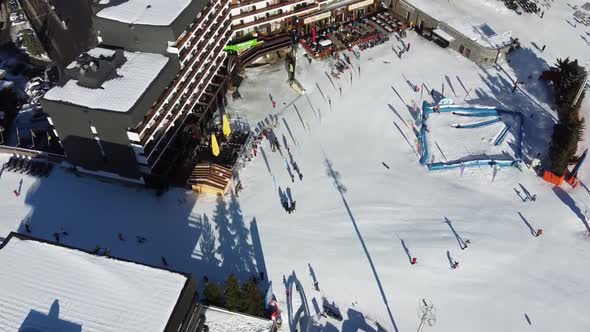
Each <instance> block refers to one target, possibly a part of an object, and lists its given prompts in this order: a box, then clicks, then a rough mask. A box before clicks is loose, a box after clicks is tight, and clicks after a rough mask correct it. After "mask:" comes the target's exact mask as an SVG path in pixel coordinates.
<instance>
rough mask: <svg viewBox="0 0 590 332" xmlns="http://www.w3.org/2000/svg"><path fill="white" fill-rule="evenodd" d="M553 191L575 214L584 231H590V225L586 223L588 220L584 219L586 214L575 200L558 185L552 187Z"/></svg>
mask: <svg viewBox="0 0 590 332" xmlns="http://www.w3.org/2000/svg"><path fill="white" fill-rule="evenodd" d="M553 192H554V193H555V195H557V197H558V198H559V199H560V200H561V201H562V202H563V204H565V205H567V206H568V207H569V208H570V209H571V210H572V212H573V213H575V214H576V216H577V217H578V218H580V221H581V222H582V224H584V227H586V231H588V232H589V233H590V225H588V221H587V220H586V216H585V215H584V213H582V210H580V208H579V207H578V205H577V204H576V201H574V199H573V198H572V197H571V196H570V194H568V193H567V192H566V191H565V190H563V189H561V188H560V187H553Z"/></svg>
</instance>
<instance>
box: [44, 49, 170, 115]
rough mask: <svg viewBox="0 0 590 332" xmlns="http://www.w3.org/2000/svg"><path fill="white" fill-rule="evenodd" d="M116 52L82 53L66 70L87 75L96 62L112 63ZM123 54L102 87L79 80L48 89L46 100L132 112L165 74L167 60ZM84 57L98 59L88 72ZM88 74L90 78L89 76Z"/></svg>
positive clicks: (102, 50) (145, 55) (161, 56)
mask: <svg viewBox="0 0 590 332" xmlns="http://www.w3.org/2000/svg"><path fill="white" fill-rule="evenodd" d="M115 53H116V52H114V51H112V50H108V49H104V48H95V49H92V50H90V51H88V52H86V54H83V56H81V57H80V59H78V60H77V61H74V62H72V63H71V64H70V65H69V66H68V67H67V69H68V70H80V73H81V75H84V71H91V70H94V71H96V70H97V69H96V66H95V65H96V64H97V63H106V62H112V61H113V60H112V59H107V58H109V57H113V56H115ZM121 54H122V57H121V58H122V59H121V61H120V64H118V65H115V67H116V68H115V69H114V71H113V73H112V76H113V77H111V78H108V79H106V80H104V81H101V82H100V83H101V84H100V88H90V87H87V86H82V85H83V84H82V82H80V81H79V80H76V79H70V80H69V81H67V83H66V84H65V85H64V86H56V87H54V88H52V89H51V90H49V91H48V92H47V93H46V94H45V96H44V99H46V100H52V101H61V102H64V103H70V104H75V105H80V106H83V107H88V108H91V109H104V110H109V111H115V112H127V111H129V110H130V109H131V108H132V107H133V105H135V103H136V102H137V100H138V99H139V98H140V97H141V96H142V94H143V93H144V92H145V90H146V89H147V88H148V87H149V86H150V85H151V84H152V82H153V80H154V79H155V78H156V77H157V76H158V74H159V73H160V72H161V71H162V69H163V68H164V66H165V65H166V63H167V62H168V58H166V57H165V56H163V55H160V54H153V53H141V52H121ZM84 57H86V58H88V57H90V58H94V60H95V61H90V62H89V68H88V69H84V68H82V67H81V66H82V65H83V63H81V58H84ZM85 60H87V59H85ZM91 60H92V59H91ZM101 60H103V61H101ZM99 69H100V68H99ZM86 75H90V73H87V74H86Z"/></svg>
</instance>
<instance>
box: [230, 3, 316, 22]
mask: <svg viewBox="0 0 590 332" xmlns="http://www.w3.org/2000/svg"><path fill="white" fill-rule="evenodd" d="M305 1H307V0H287V1H283V2H279V3H275V4H273V5H270V6H267V7H264V8H260V9H256V10H251V11H249V12H243V13H240V14H238V15H232V20H239V19H241V18H244V17H248V16H252V15H256V14H261V13H265V12H268V11H271V10H275V9H280V8H282V7H286V6H289V5H297V4H300V3H304V2H305Z"/></svg>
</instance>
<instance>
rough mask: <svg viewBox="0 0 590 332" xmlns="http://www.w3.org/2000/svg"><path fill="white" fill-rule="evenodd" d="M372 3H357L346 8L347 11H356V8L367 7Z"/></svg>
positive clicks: (370, 1)
mask: <svg viewBox="0 0 590 332" xmlns="http://www.w3.org/2000/svg"><path fill="white" fill-rule="evenodd" d="M373 2H374V0H365V1H361V2H357V3H355V4H352V5H350V6H348V10H353V9H357V8H361V7H366V6H368V5H372V4H373Z"/></svg>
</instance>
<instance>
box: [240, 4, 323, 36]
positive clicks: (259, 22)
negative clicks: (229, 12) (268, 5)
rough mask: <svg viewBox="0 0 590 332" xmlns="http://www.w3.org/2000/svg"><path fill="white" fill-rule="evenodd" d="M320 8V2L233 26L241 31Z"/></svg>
mask: <svg viewBox="0 0 590 332" xmlns="http://www.w3.org/2000/svg"><path fill="white" fill-rule="evenodd" d="M319 8H320V6H319V5H318V4H313V5H309V6H305V7H300V8H297V9H295V10H293V11H288V12H284V13H281V14H275V15H270V16H268V17H263V18H259V19H257V20H254V21H252V22H248V23H244V24H236V25H232V28H233V29H234V31H239V30H243V29H247V28H249V27H253V26H257V25H262V24H265V23H269V22H273V21H276V20H280V19H282V18H287V17H291V16H295V15H297V14H301V13H307V12H310V11H312V10H317V9H319Z"/></svg>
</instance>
